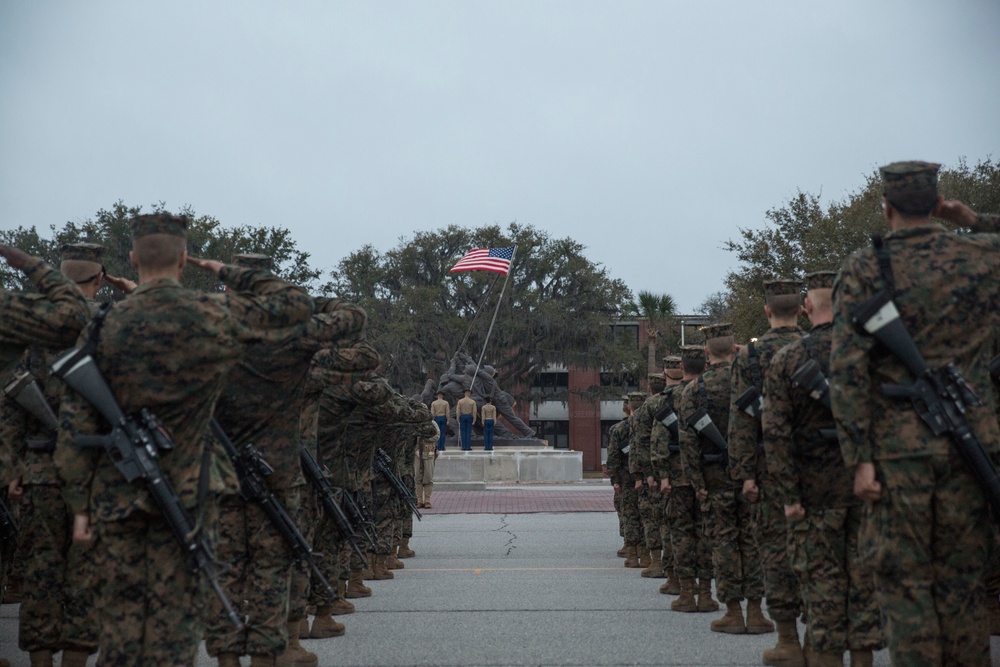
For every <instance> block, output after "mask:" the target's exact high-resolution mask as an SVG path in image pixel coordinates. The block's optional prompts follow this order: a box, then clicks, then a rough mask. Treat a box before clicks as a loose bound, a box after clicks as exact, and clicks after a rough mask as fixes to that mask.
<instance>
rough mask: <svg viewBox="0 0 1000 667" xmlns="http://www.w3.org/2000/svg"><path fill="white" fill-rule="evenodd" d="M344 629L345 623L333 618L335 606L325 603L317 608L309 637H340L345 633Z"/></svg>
mask: <svg viewBox="0 0 1000 667" xmlns="http://www.w3.org/2000/svg"><path fill="white" fill-rule="evenodd" d="M344 629H345V628H344V624H343V623H338V622H337V621H335V620H333V606H332V605H326V604H324V605H320V606H319V607H318V608H317V609H316V618H314V619H313V623H312V628H310V629H309V637H310V638H312V639H326V638H327V637H339V636H341V635H342V634H344Z"/></svg>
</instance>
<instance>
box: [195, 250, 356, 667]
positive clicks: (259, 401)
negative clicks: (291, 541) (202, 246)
mask: <svg viewBox="0 0 1000 667" xmlns="http://www.w3.org/2000/svg"><path fill="white" fill-rule="evenodd" d="M234 262H235V263H236V264H237V265H238V266H242V267H245V268H251V269H254V270H258V271H270V270H271V269H272V260H271V258H270V257H268V256H266V255H256V254H254V255H236V256H235V257H234ZM325 303H326V304H327V307H326V308H325V310H324V312H322V313H316V314H315V315H313V316H312V318H311V319H310V320H309V321H308V322H307V323H305V324H303V325H301V326H299V327H298V331H285V330H282V331H280V332H277V340H276V341H275V342H264V343H262V344H260V345H255V346H254V347H253V348H251V349H250V350H248V352H247V354H246V356H245V357H244V358H243V359H241V360H240V362H239V363H238V364H237V366H236V368H234V369H233V371H232V373H231V374H230V376H229V382H228V383H227V385H226V389H225V391H224V392H223V394H222V396H221V397H220V398H219V401H218V403H217V404H216V407H215V418H216V419H217V420H218V422H219V424H220V425H221V426H222V429H223V430H224V431H225V432H226V434H227V435H228V436H229V438H230V439H231V440H232V442H233V445H234V446H235V447H236V449H237V450H242V449H243V448H244V447H245V446H247V445H252V446H253V447H254V448H255V449H256V450H257V452H258V453H259V454H260V455H261V457H262V458H263V459H264V460H265V461H266V462H267V464H268V465H269V466H270V467H271V468H272V469H273V472H272V473H271V474H270V475H268V476H267V477H266V478H265V479H264V483H265V484H266V485H267V487H268V489H269V490H270V491H271V493H272V494H274V497H275V499H276V500H277V501H278V503H279V504H280V505H281V506H282V507H284V508H285V510H286V511H287V512H288V514H289V515H290V516H291V517H293V520H294V518H295V517H296V516H297V515H298V514H299V511H300V502H301V494H302V492H303V490H304V485H305V479H304V478H303V475H302V466H301V463H300V458H299V435H300V432H299V418H300V414H301V411H302V405H303V402H304V399H303V392H304V389H305V381H306V378H307V376H308V373H309V368H310V362H311V360H312V357H313V355H314V354H315V353H316V352H317V351H319V350H320V349H321V348H329V347H332V346H336V345H337V344H338V343H339V342H340V341H344V340H347V341H348V342H349V341H351V340H352V339H354V338H356V337H357V336H358V335H360V333H361V332H362V330H363V329H364V326H365V321H366V316H365V312H364V310H363V309H361V308H359V307H358V306H355V305H354V304H351V303H348V302H345V301H337V302H330V301H327V302H325ZM219 533H220V540H219V548H218V553H217V554H216V555H217V557H218V558H219V559H220V560H221V561H222V562H225V563H228V565H229V567H228V568H227V569H226V570H225V572H224V573H223V575H222V576H221V577H220V582H221V583H222V585H223V589H224V590H225V591H226V592H227V594H228V595H229V597H230V599H231V600H232V601H233V606H234V607H235V608H236V609H237V611H238V612H239V613H240V614H241V615H242V616H244V617H245V618H246V622H245V624H244V627H243V628H242V629H237V628H234V627H233V626H232V624H231V623H230V622H229V620H228V619H227V618H226V614H225V613H224V611H223V609H222V606H221V603H220V602H219V601H218V600H217V599H216V598H214V597H213V598H212V612H211V614H210V617H209V620H208V627H207V634H206V642H205V643H206V648H207V650H208V654H209V655H210V656H213V657H218V659H219V662H220V664H221V665H223V666H224V667H225V666H228V665H232V666H233V667H235V665H236V663H237V662H238V658H239V656H241V655H251V656H254V655H259V656H277V655H281V654H283V653H284V652H285V648H286V645H287V644H288V641H289V640H288V638H289V633H288V624H289V604H290V603H289V600H290V596H289V593H290V585H291V573H292V566H293V562H292V559H291V554H290V551H289V549H288V545H287V544H286V543H285V541H284V540H283V539H282V537H281V535H280V533H279V532H278V530H277V529H276V528H275V527H274V525H273V523H272V522H271V521H270V520H269V519H268V518H267V515H266V514H265V513H264V510H263V508H262V507H261V506H260V505H259V504H258V503H256V502H248V501H246V500H244V499H243V498H242V497H241V496H239V495H229V496H226V497H224V498H223V499H222V500H221V502H220V504H219ZM296 615H298V614H296ZM292 620H294V622H295V623H296V626H295V630H296V631H297V630H298V629H299V626H298V622H299V621H300V620H301V618H295V619H292ZM293 635H294V632H293ZM292 643H293V646H292V647H291V649H292V651H293V652H294V653H295V654H297V655H298V654H302V653H304V651H303V650H302V649H301V647H299V645H298V642H297V638H295V639H293V640H292ZM300 657H301V656H300Z"/></svg>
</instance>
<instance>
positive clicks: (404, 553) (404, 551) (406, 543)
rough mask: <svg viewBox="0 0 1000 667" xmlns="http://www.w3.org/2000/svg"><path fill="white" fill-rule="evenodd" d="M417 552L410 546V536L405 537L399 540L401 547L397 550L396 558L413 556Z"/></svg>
mask: <svg viewBox="0 0 1000 667" xmlns="http://www.w3.org/2000/svg"><path fill="white" fill-rule="evenodd" d="M416 555H417V552H416V551H414V550H413V549H411V548H410V538H408V537H404V538H403V539H401V540H400V541H399V549H397V550H396V558H413V557H414V556H416Z"/></svg>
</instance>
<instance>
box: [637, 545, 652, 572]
mask: <svg viewBox="0 0 1000 667" xmlns="http://www.w3.org/2000/svg"><path fill="white" fill-rule="evenodd" d="M637 552H638V554H639V567H642V568H647V567H649V549H647V548H646V547H644V546H642V545H639V548H638V549H637Z"/></svg>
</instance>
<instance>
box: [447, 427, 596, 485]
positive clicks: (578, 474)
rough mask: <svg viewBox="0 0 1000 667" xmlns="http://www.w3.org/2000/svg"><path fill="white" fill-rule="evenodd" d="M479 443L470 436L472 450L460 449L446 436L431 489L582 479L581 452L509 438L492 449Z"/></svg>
mask: <svg viewBox="0 0 1000 667" xmlns="http://www.w3.org/2000/svg"><path fill="white" fill-rule="evenodd" d="M518 442H521V443H524V444H523V445H519V444H515V443H518ZM482 443H483V441H482V439H480V440H478V441H477V440H475V439H473V440H472V447H473V449H472V451H469V452H463V451H462V450H461V449H460V448H459V447H458V443H457V442H455V441H454V440H453V439H451V438H449V439H448V441H447V443H446V445H445V446H446V449H445V451H443V452H441V453H440V456H438V459H437V463H435V464H434V488H435V489H438V490H441V491H446V490H447V491H455V490H459V489H469V490H479V489H484V488H486V485H487V484H531V483H536V482H538V483H547V484H550V483H553V482H582V481H583V452H574V451H572V450H566V449H555V448H553V447H549V446H548V445H546V444H545V441H544V440H522V441H517V440H509V441H507V442H506V443H505V444H504V446H503V447H497V443H496V442H494V449H493V451H492V452H487V451H483V448H482V447H483V444H482ZM536 443H537V444H536Z"/></svg>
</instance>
